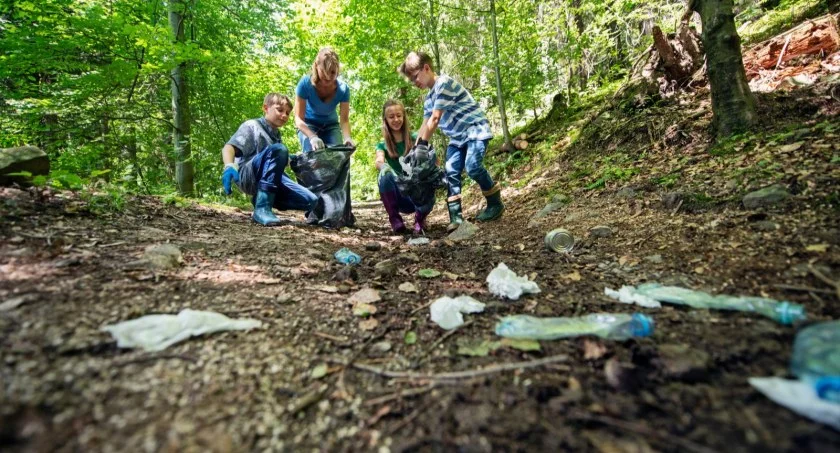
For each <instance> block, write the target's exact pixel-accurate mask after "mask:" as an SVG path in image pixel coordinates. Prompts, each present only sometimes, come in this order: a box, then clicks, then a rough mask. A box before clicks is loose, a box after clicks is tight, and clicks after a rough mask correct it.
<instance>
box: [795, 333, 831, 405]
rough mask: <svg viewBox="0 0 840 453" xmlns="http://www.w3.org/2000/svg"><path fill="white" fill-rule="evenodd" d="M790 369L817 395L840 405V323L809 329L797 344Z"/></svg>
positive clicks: (799, 336)
mask: <svg viewBox="0 0 840 453" xmlns="http://www.w3.org/2000/svg"><path fill="white" fill-rule="evenodd" d="M790 370H791V372H792V373H793V374H794V375H796V377H798V378H799V379H801V380H802V381H804V382H806V383H808V384H809V385H812V386H813V387H814V390H815V391H816V392H817V395H818V396H819V397H820V398H822V399H824V400H828V401H832V402H835V403H840V321H831V322H823V323H819V324H814V325H812V326H808V327H806V328H804V329H802V330H801V331H799V333H798V334H796V340H794V342H793V356H792V358H791V361H790Z"/></svg>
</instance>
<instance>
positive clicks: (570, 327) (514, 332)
mask: <svg viewBox="0 0 840 453" xmlns="http://www.w3.org/2000/svg"><path fill="white" fill-rule="evenodd" d="M496 335H499V336H502V337H508V338H523V339H531V340H556V339H558V338H569V337H577V336H582V335H595V336H598V337H601V338H607V339H610V340H626V339H628V338H632V337H647V336H650V335H653V319H651V318H650V317H649V316H646V315H643V314H641V313H633V314H632V315H628V314H624V313H618V314H611V313H595V314H591V315H586V316H580V317H574V318H537V317H534V316H529V315H514V316H505V317H504V318H502V319H501V320H500V321H499V322H498V323H497V324H496Z"/></svg>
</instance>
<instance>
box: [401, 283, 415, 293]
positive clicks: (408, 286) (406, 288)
mask: <svg viewBox="0 0 840 453" xmlns="http://www.w3.org/2000/svg"><path fill="white" fill-rule="evenodd" d="M399 290H400V291H402V292H404V293H416V292H418V290H417V287H416V286H414V283H411V282H405V283H401V284H400V286H399Z"/></svg>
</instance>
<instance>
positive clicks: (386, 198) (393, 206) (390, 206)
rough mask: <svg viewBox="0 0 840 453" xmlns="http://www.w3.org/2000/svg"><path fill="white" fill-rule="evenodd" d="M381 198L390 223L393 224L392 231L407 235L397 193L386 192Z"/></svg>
mask: <svg viewBox="0 0 840 453" xmlns="http://www.w3.org/2000/svg"><path fill="white" fill-rule="evenodd" d="M380 196H381V198H382V204H383V205H385V212H387V213H388V222H390V223H391V229H392V230H394V233H405V221H404V220H403V218H402V216H401V215H400V210H399V202H398V201H397V193H396V192H385V193H382V194H380Z"/></svg>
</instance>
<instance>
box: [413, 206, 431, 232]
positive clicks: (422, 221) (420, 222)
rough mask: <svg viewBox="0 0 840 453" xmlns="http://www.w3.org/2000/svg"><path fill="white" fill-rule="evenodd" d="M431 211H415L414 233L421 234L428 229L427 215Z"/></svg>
mask: <svg viewBox="0 0 840 453" xmlns="http://www.w3.org/2000/svg"><path fill="white" fill-rule="evenodd" d="M428 215H429V213H428V212H427V213H425V214H423V213H422V212H420V211H414V234H416V235H418V236H419V235H421V234H423V232H424V231H426V217H428Z"/></svg>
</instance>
